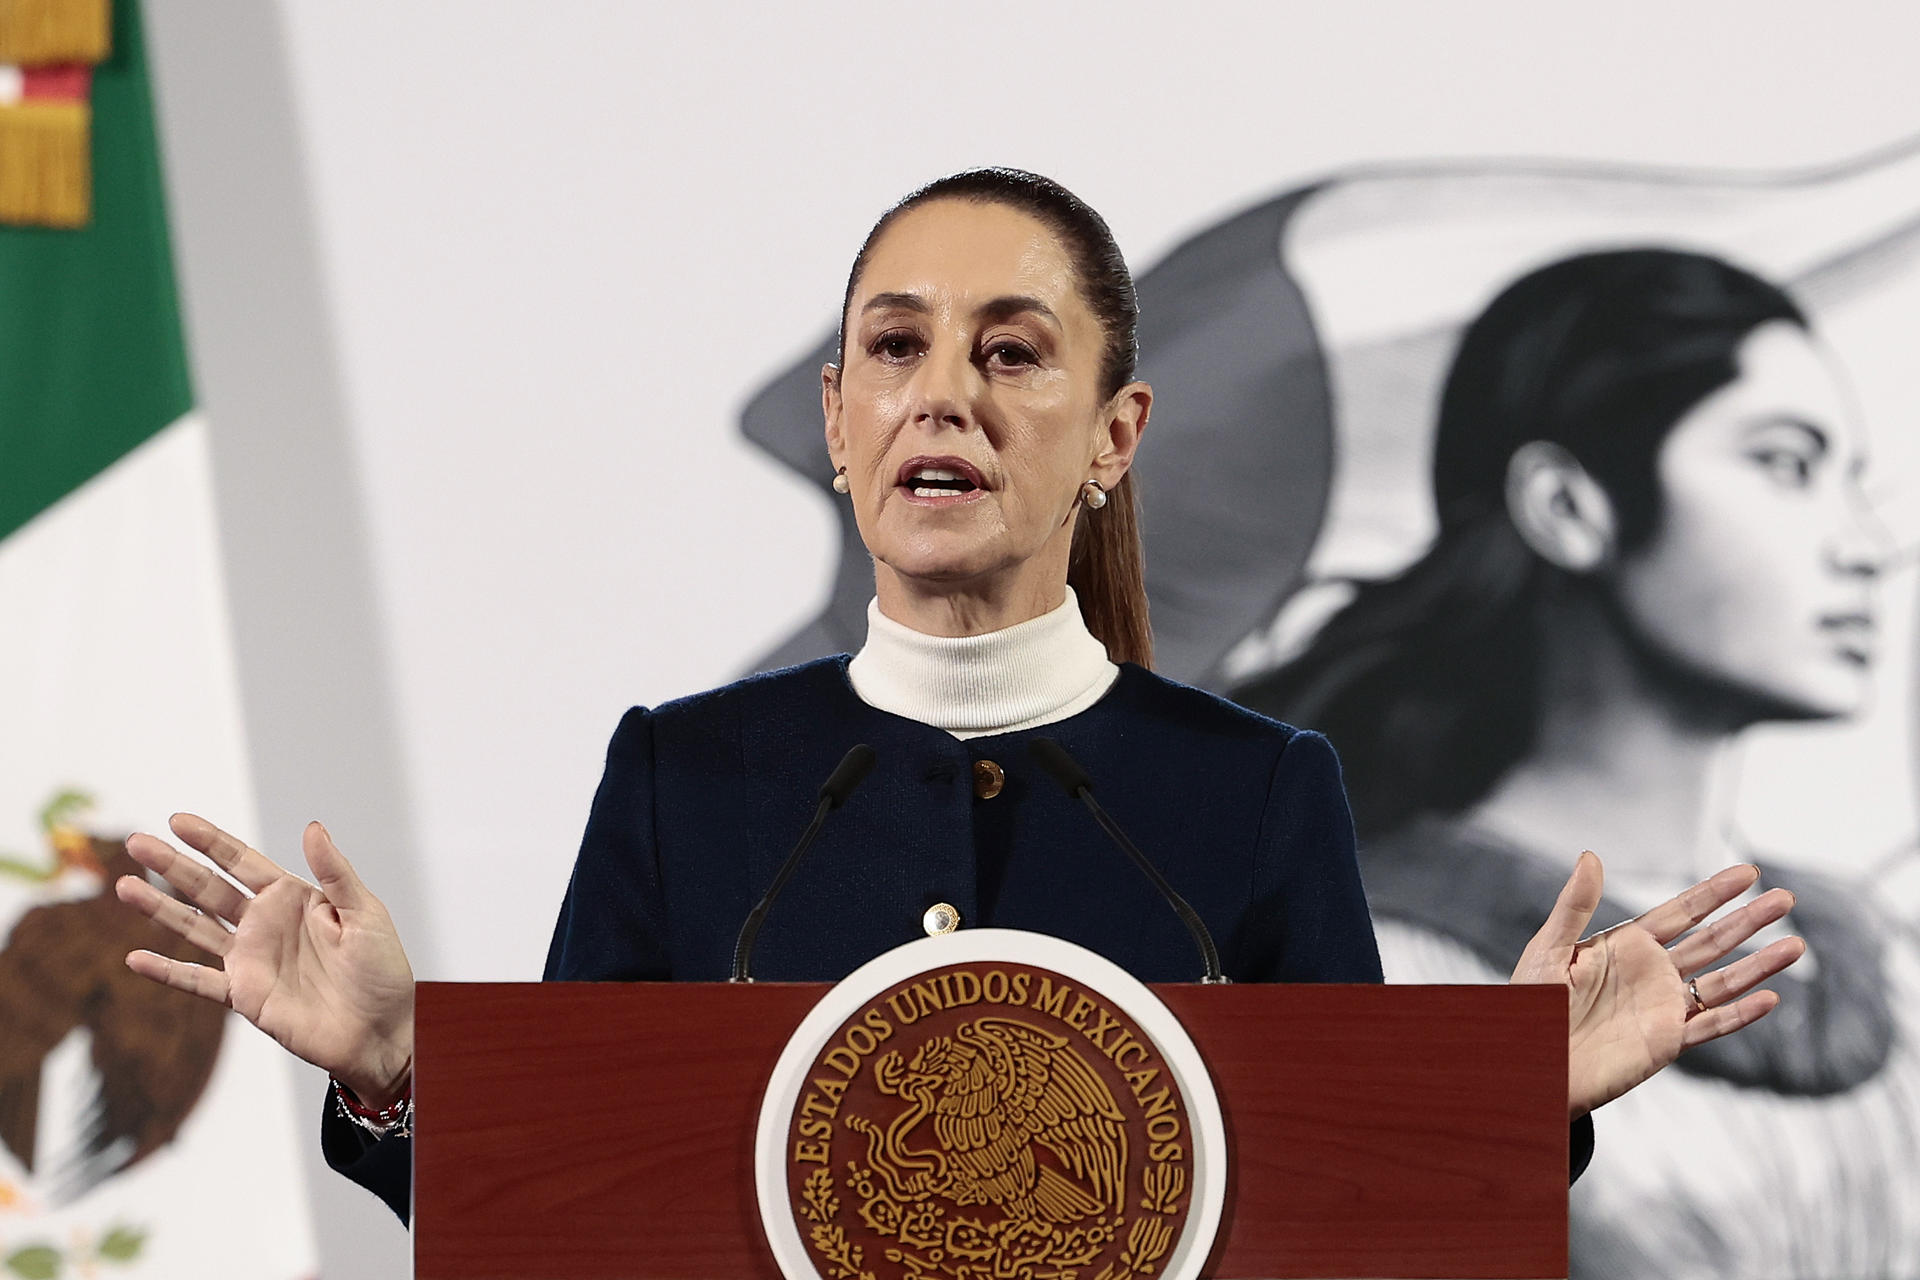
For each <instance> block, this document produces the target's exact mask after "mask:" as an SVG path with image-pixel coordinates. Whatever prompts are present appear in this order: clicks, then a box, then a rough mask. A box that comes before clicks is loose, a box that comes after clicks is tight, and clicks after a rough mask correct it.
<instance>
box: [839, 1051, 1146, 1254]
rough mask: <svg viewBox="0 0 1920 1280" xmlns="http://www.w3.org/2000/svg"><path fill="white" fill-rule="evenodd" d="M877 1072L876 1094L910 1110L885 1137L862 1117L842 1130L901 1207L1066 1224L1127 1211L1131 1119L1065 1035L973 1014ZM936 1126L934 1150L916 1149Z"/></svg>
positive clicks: (890, 1058) (891, 1057)
mask: <svg viewBox="0 0 1920 1280" xmlns="http://www.w3.org/2000/svg"><path fill="white" fill-rule="evenodd" d="M873 1072H874V1083H875V1084H876V1085H878V1087H879V1090H880V1092H881V1093H882V1094H885V1095H888V1096H890V1097H896V1098H901V1099H904V1100H905V1101H906V1102H907V1103H908V1104H909V1105H908V1107H907V1108H906V1110H904V1111H902V1112H901V1113H900V1114H899V1115H898V1116H897V1117H895V1118H894V1119H893V1120H892V1121H891V1122H890V1123H889V1124H888V1125H887V1126H886V1128H884V1129H882V1128H881V1127H880V1126H879V1125H877V1124H875V1123H874V1122H873V1121H871V1120H868V1119H867V1118H866V1117H864V1116H860V1115H854V1114H850V1115H848V1116H847V1118H846V1124H847V1127H848V1128H850V1129H853V1130H855V1131H856V1132H859V1133H863V1134H865V1135H866V1137H867V1163H868V1166H869V1167H870V1168H871V1169H872V1170H873V1171H874V1174H875V1175H876V1176H877V1177H878V1178H880V1179H881V1180H882V1182H883V1183H884V1184H885V1186H886V1188H887V1190H888V1192H889V1193H890V1194H891V1195H892V1196H893V1197H894V1198H895V1199H898V1200H900V1201H903V1202H908V1203H911V1202H915V1201H920V1200H925V1199H927V1198H928V1197H930V1196H939V1197H941V1198H943V1199H945V1200H948V1201H950V1202H952V1203H953V1204H956V1205H960V1206H968V1205H993V1206H995V1207H996V1208H998V1209H1000V1210H1001V1211H1002V1212H1003V1213H1005V1214H1007V1215H1008V1216H1010V1217H1012V1218H1015V1219H1018V1220H1020V1221H1022V1222H1029V1221H1034V1220H1036V1219H1037V1220H1044V1221H1046V1222H1049V1223H1054V1224H1060V1225H1071V1224H1074V1223H1078V1222H1082V1221H1084V1220H1086V1219H1087V1218H1090V1217H1093V1216H1094V1215H1095V1214H1098V1213H1102V1212H1107V1213H1119V1212H1121V1210H1122V1209H1123V1208H1124V1202H1125V1194H1126V1192H1125V1187H1124V1180H1125V1177H1126V1169H1127V1131H1126V1119H1125V1117H1123V1116H1122V1115H1121V1114H1120V1104H1119V1103H1117V1102H1115V1101H1114V1098H1113V1090H1111V1089H1109V1088H1108V1087H1107V1084H1106V1082H1105V1081H1103V1080H1102V1079H1101V1078H1100V1077H1099V1076H1098V1075H1096V1074H1094V1071H1093V1068H1092V1067H1091V1066H1089V1065H1088V1063H1087V1061H1086V1059H1085V1058H1083V1057H1082V1056H1081V1055H1080V1052H1079V1051H1078V1050H1077V1049H1075V1048H1074V1047H1073V1045H1072V1043H1071V1042H1069V1041H1068V1039H1067V1038H1066V1037H1065V1036H1062V1035H1055V1034H1053V1033H1052V1032H1049V1031H1046V1030H1044V1029H1042V1028H1040V1027H1036V1026H1033V1025H1031V1024H1030V1023H1026V1022H1021V1021H1017V1020H1015V1019H1012V1018H995V1017H987V1018H977V1019H975V1020H974V1021H972V1022H965V1023H962V1024H961V1025H960V1027H959V1028H958V1029H957V1030H956V1031H955V1032H954V1033H953V1034H952V1035H943V1036H935V1037H933V1038H932V1039H930V1040H928V1041H927V1042H926V1043H924V1044H922V1045H921V1046H920V1048H919V1049H918V1050H917V1051H916V1052H915V1053H914V1055H913V1061H912V1062H911V1063H910V1064H908V1065H906V1066H902V1065H901V1060H900V1055H899V1054H898V1053H891V1052H890V1053H888V1054H886V1055H885V1056H884V1057H882V1058H881V1059H880V1060H879V1061H878V1062H877V1063H875V1064H874V1068H873ZM929 1118H931V1119H932V1121H933V1123H932V1135H931V1136H932V1138H933V1142H932V1144H931V1145H928V1146H914V1145H913V1144H914V1142H915V1141H916V1137H915V1134H916V1131H917V1130H920V1129H921V1128H922V1126H924V1125H925V1124H926V1122H927V1120H928V1119H929ZM920 1140H924V1138H922V1139H920ZM1041 1152H1045V1153H1046V1154H1048V1155H1051V1156H1052V1157H1053V1160H1052V1161H1051V1162H1043V1161H1042V1159H1041V1158H1040V1153H1041Z"/></svg>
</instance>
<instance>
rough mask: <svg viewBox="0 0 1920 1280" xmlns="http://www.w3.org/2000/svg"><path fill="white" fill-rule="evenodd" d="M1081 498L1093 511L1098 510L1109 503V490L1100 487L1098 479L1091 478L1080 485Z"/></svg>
mask: <svg viewBox="0 0 1920 1280" xmlns="http://www.w3.org/2000/svg"><path fill="white" fill-rule="evenodd" d="M1080 500H1081V501H1082V502H1084V503H1086V504H1087V508H1088V509H1089V510H1091V511H1098V510H1099V509H1100V508H1102V507H1104V506H1106V505H1107V491H1106V490H1105V489H1102V488H1101V487H1100V482H1099V481H1098V480H1089V481H1087V482H1086V483H1085V484H1083V485H1081V486H1080Z"/></svg>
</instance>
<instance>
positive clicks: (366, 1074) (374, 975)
mask: <svg viewBox="0 0 1920 1280" xmlns="http://www.w3.org/2000/svg"><path fill="white" fill-rule="evenodd" d="M169 825H170V826H171V827H172V828H173V833H174V834H175V835H177V836H179V837H180V839H182V840H184V841H185V842H186V843H187V844H189V845H191V846H192V847H193V848H194V849H196V850H198V851H199V852H201V853H203V854H205V855H206V856H207V857H208V858H209V859H210V860H212V861H213V863H214V864H215V865H217V866H218V867H220V868H221V870H223V871H225V872H226V873H227V874H228V875H229V876H232V877H233V879H234V880H236V881H238V882H239V883H240V884H241V885H243V886H245V889H246V890H247V892H242V891H241V890H240V889H236V888H235V887H234V886H233V885H232V884H230V883H228V882H227V881H226V880H224V879H222V878H221V877H219V876H217V875H215V874H214V873H213V872H211V871H209V870H208V869H207V868H206V867H205V866H203V865H201V864H200V863H198V862H196V861H195V860H193V859H192V858H189V857H187V856H186V855H185V854H183V853H181V852H179V851H178V850H176V849H175V848H174V847H173V846H172V845H170V844H168V843H167V842H166V841H164V840H160V839H157V838H155V837H153V836H150V835H144V834H142V835H135V836H132V837H130V838H129V839H128V840H127V852H128V853H130V854H132V855H133V858H134V860H135V861H137V862H138V863H140V865H141V866H143V867H147V868H148V869H150V870H153V871H156V872H158V873H159V874H160V875H161V876H162V877H164V878H165V879H166V881H167V883H168V884H170V885H172V886H173V887H174V889H175V890H177V891H178V892H179V893H180V894H181V896H182V897H183V898H185V900H186V901H184V902H183V901H181V900H180V899H179V898H172V897H169V896H168V895H166V894H164V893H162V892H160V890H159V889H158V888H156V887H154V886H153V885H152V884H150V883H148V882H147V881H146V880H144V879H141V878H140V877H138V876H122V877H121V878H120V880H119V882H118V884H116V885H115V892H117V893H118V894H119V896H120V900H121V901H122V902H125V903H127V904H128V905H129V906H132V907H134V908H136V909H137V910H139V911H140V912H141V913H142V914H144V915H146V916H148V917H149V918H151V919H152V920H154V921H155V922H156V923H158V924H161V925H164V926H165V927H167V928H168V929H171V930H172V931H173V932H175V933H177V934H179V935H180V936H181V937H183V938H185V939H186V940H187V941H189V942H191V943H193V944H194V945H195V946H197V947H199V948H201V949H202V950H203V951H207V952H210V953H212V954H213V955H215V956H218V957H219V958H220V963H221V967H220V968H218V969H214V968H209V967H207V966H205V965H198V964H188V963H185V962H183V961H179V960H169V959H168V958H166V957H165V956H161V955H156V954H154V953H153V952H151V951H135V952H133V953H132V954H131V955H129V956H128V957H127V967H128V968H129V969H132V970H133V971H134V972H135V973H137V974H139V975H140V976H142V977H144V978H151V979H153V980H154V981H155V982H159V983H163V984H165V985H166V986H169V987H177V988H179V989H180V990H182V991H190V992H192V993H193V994H194V995H197V996H202V997H204V998H206V999H208V1000H212V1001H214V1002H216V1003H218V1004H223V1005H226V1006H228V1007H229V1008H232V1009H233V1010H235V1011H236V1012H237V1013H239V1014H240V1015H241V1016H242V1017H244V1018H246V1019H247V1021H249V1022H251V1023H253V1025H254V1026H256V1027H259V1028H260V1029H261V1030H262V1031H264V1032H266V1033H267V1034H268V1035H270V1036H272V1037H273V1038H274V1039H275V1040H278V1041H279V1042H280V1043H281V1044H283V1045H285V1046H286V1047H287V1048H288V1049H289V1050H291V1051H292V1052H293V1053H294V1054H296V1055H298V1056H299V1057H301V1058H304V1059H306V1060H307V1061H308V1062H311V1063H312V1064H313V1065H314V1066H316V1067H319V1068H321V1069H322V1070H324V1071H327V1072H330V1073H331V1074H332V1075H333V1078H334V1079H336V1080H338V1081H339V1082H340V1083H341V1084H344V1085H346V1086H347V1087H348V1088H349V1089H351V1090H353V1092H354V1093H355V1094H356V1095H357V1096H358V1097H359V1099H360V1100H361V1101H362V1102H364V1103H366V1104H367V1105H369V1106H372V1107H385V1106H387V1105H388V1104H390V1103H392V1102H394V1101H396V1100H397V1099H398V1098H399V1097H400V1096H401V1095H402V1094H403V1093H405V1091H406V1089H407V1086H408V1084H409V1083H410V1082H411V1080H412V1078H413V967H412V966H411V965H409V964H408V963H407V954H406V952H405V951H404V950H403V949H402V948H401V946H400V935H399V934H398V933H397V932H396V931H395V930H394V927H393V917H392V916H390V915H388V914H387V908H386V907H385V905H383V904H382V903H381V901H380V899H378V898H376V897H374V896H373V894H372V893H370V892H369V891H368V890H367V886H366V885H365V884H363V883H361V880H360V877H359V876H357V875H355V874H354V870H353V868H352V867H351V866H350V865H348V863H347V859H346V857H345V855H343V854H342V853H341V852H340V850H338V849H337V848H335V847H334V844H333V838H332V837H331V836H329V835H328V834H327V829H326V828H325V827H323V826H321V825H320V824H319V823H318V822H310V823H308V824H307V829H306V832H305V834H304V836H303V837H302V844H303V845H304V847H305V852H306V856H307V865H308V866H309V867H311V868H312V869H313V875H314V879H315V880H317V881H318V882H319V883H318V887H316V886H315V885H312V884H308V883H307V882H306V881H305V880H302V879H301V878H300V877H299V876H296V875H292V874H290V873H288V872H287V871H286V870H284V869H283V868H281V867H279V866H278V865H276V864H275V863H274V862H273V861H272V859H270V858H267V857H266V856H265V855H263V854H261V853H259V852H257V851H256V850H254V849H251V848H249V847H248V846H247V845H245V844H243V843H241V842H240V841H239V840H237V839H235V838H234V837H233V836H230V835H228V834H227V833H226V832H224V831H222V830H221V829H220V828H218V827H216V826H214V825H213V824H212V823H211V822H208V821H207V820H206V819H204V818H199V817H195V816H194V815H192V814H189V813H180V814H175V815H174V816H173V818H172V819H170V821H169ZM189 903H191V904H192V905H191V906H189V905H188V904H189ZM195 907H198V908H199V910H197V911H196V910H195V909H194V908H195Z"/></svg>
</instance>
